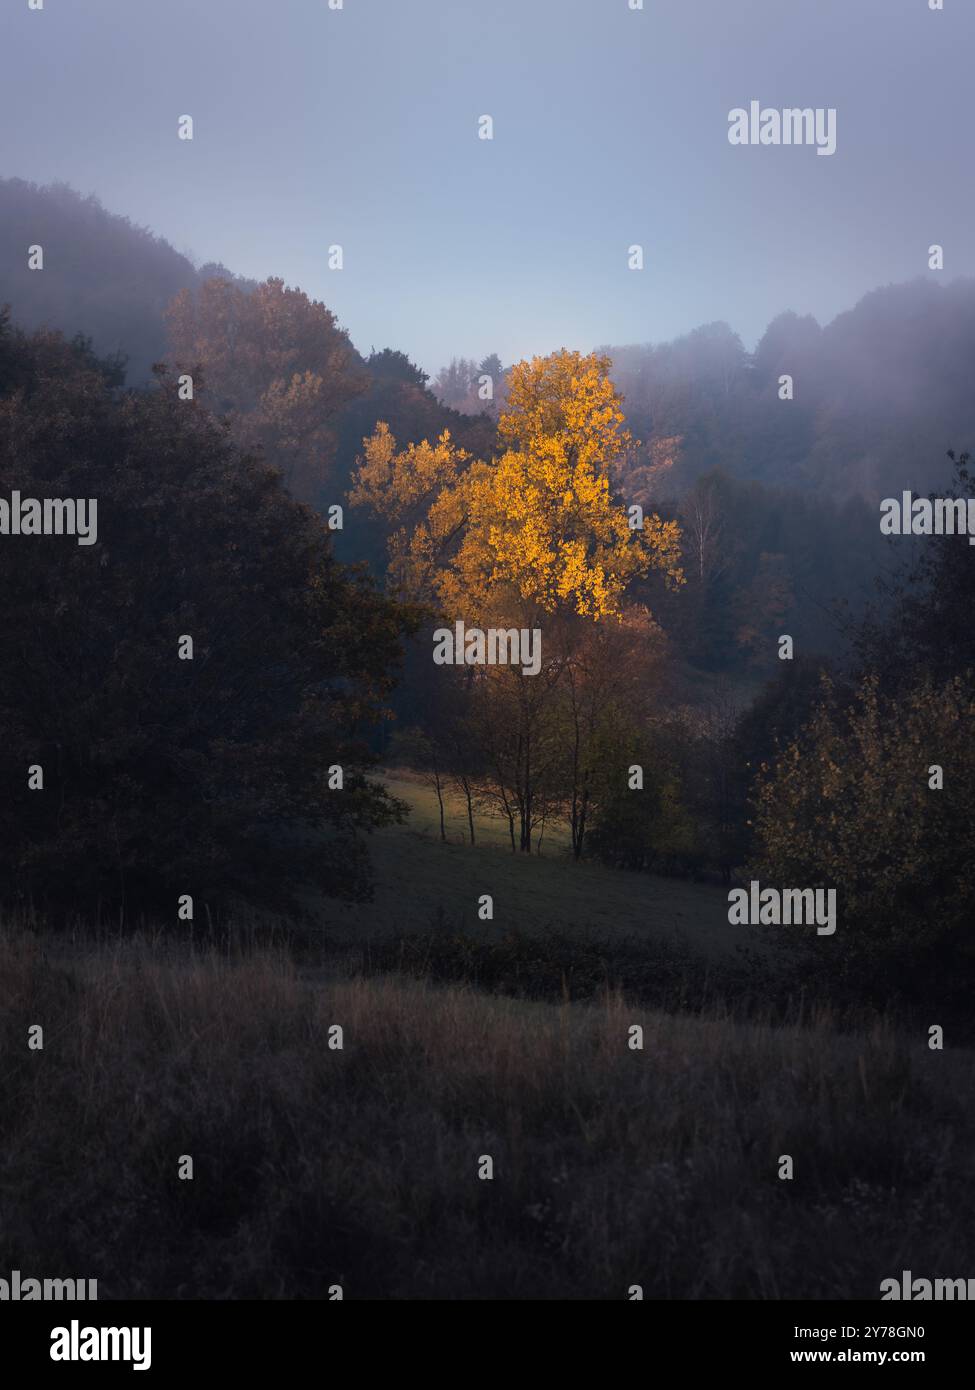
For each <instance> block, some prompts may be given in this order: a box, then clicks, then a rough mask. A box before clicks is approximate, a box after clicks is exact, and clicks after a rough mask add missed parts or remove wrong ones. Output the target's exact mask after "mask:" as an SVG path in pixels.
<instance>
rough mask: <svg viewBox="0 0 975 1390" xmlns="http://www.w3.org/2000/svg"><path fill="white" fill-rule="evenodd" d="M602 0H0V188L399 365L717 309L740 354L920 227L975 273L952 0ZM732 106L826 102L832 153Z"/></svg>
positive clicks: (973, 185) (955, 263) (918, 239)
mask: <svg viewBox="0 0 975 1390" xmlns="http://www.w3.org/2000/svg"><path fill="white" fill-rule="evenodd" d="M629 4H630V0H344V6H343V8H342V9H341V10H330V9H329V7H328V0H45V3H44V9H43V11H40V12H33V11H30V10H29V9H28V7H27V0H0V132H2V133H0V174H5V175H17V176H19V177H22V178H27V179H31V180H34V181H36V182H40V183H46V182H49V181H51V180H53V179H62V180H66V181H67V182H69V183H70V184H72V185H73V186H74V187H75V188H77V189H79V190H81V191H82V192H85V193H88V192H95V193H97V194H98V196H99V197H100V198H101V200H102V202H103V203H104V204H105V205H106V207H108V208H109V209H110V210H111V211H113V212H120V213H124V214H125V215H127V216H129V217H131V218H132V219H133V221H135V222H138V223H141V224H144V225H146V226H149V227H151V228H152V229H153V230H154V231H156V232H158V233H159V234H161V235H162V236H165V237H166V238H167V239H168V240H169V241H171V242H172V243H173V245H174V246H176V248H177V249H178V250H181V251H184V252H187V253H189V254H191V255H192V256H193V258H194V259H195V260H197V261H198V262H202V261H206V260H221V261H223V262H224V263H225V264H226V265H228V266H230V267H231V268H232V269H233V270H235V271H237V272H238V273H240V274H244V275H248V276H254V277H257V278H263V277H265V276H266V275H269V274H274V275H281V276H283V277H284V279H285V280H286V281H288V282H289V283H291V284H297V285H300V286H301V287H302V288H303V289H305V290H307V291H308V292H309V293H310V294H312V295H313V296H314V297H316V298H320V299H323V300H325V302H326V303H327V304H328V305H329V306H330V307H331V308H332V309H334V310H335V312H336V314H337V315H338V317H339V319H340V321H341V322H342V323H343V324H344V326H345V327H346V328H348V330H349V332H350V333H351V335H352V339H353V341H354V342H355V344H356V346H357V347H358V348H359V349H360V350H362V351H365V352H368V350H369V349H370V347H373V346H374V347H377V348H379V347H383V346H387V345H389V346H393V347H398V348H401V349H403V350H404V351H406V352H408V353H409V354H410V356H412V357H413V358H414V359H415V360H417V361H418V362H420V364H421V365H422V366H424V367H425V368H426V369H427V370H435V369H436V368H437V367H439V366H440V365H441V364H442V363H443V362H444V361H445V360H446V359H447V358H448V357H449V356H451V355H452V354H464V355H466V356H478V357H480V356H483V355H484V354H485V353H487V352H490V351H497V352H499V353H500V354H501V356H502V358H503V359H504V360H505V361H506V362H507V361H512V360H515V359H517V358H519V357H521V356H524V355H526V354H528V353H532V352H547V351H551V350H552V349H554V348H557V347H561V346H569V347H579V348H583V349H588V348H590V347H593V346H595V345H597V344H601V343H626V342H644V341H658V340H662V339H666V338H670V337H673V336H674V335H676V334H678V333H681V332H685V331H687V330H688V329H690V328H693V327H695V326H696V325H698V324H700V323H707V322H711V321H713V320H715V319H726V320H727V321H728V322H729V323H730V324H731V325H732V326H733V327H734V328H735V329H737V330H738V332H740V333H741V335H742V337H743V338H744V340H745V342H746V345H748V346H752V345H753V343H754V341H755V339H756V338H757V336H758V335H759V334H760V333H761V331H762V329H763V328H764V327H765V325H766V323H767V322H768V320H769V319H770V318H772V317H773V316H774V315H775V314H776V313H778V312H779V311H781V310H782V309H785V308H793V309H795V310H797V311H798V312H801V313H807V312H808V313H813V314H815V315H816V316H817V317H818V318H820V319H821V320H823V321H825V320H828V319H829V318H831V317H832V316H833V315H835V314H836V313H837V312H839V311H840V310H842V309H845V308H848V307H850V306H851V305H852V304H853V303H854V302H855V301H856V299H858V298H859V297H860V295H861V294H863V293H864V292H865V291H867V290H868V289H872V288H873V287H875V286H876V285H878V284H885V283H888V282H891V281H897V280H904V279H909V278H911V277H913V276H915V275H918V274H928V273H929V272H928V270H927V248H928V246H929V245H930V244H931V243H934V242H939V243H942V244H943V245H944V247H945V255H946V267H945V271H944V275H945V278H946V279H952V278H954V277H955V276H956V275H959V274H972V273H975V238H973V235H972V227H973V224H975V215H973V214H975V180H973V177H972V175H973V160H972V152H973V143H972V133H973V124H975V118H973V114H972V113H973V104H972V98H971V64H972V56H973V52H975V0H944V4H945V8H944V11H943V12H940V13H938V12H931V11H930V10H929V8H928V0H644V9H643V10H642V11H632V10H631V9H630V8H629ZM752 100H757V101H760V102H761V103H762V105H763V106H766V107H778V108H783V107H813V108H817V107H822V108H827V107H835V108H836V112H837V116H836V142H837V148H836V153H835V154H833V155H832V156H821V155H818V154H817V152H816V149H815V148H813V147H805V146H803V147H791V148H787V147H781V146H780V147H774V146H758V147H751V146H748V147H737V146H732V145H731V144H729V142H728V113H729V111H730V110H731V109H732V108H733V107H748V105H749V102H750V101H752ZM184 114H188V115H191V116H192V117H193V118H194V122H195V138H194V139H193V141H192V142H189V141H180V140H179V139H178V138H177V120H178V118H179V117H180V116H182V115H184ZM482 115H490V116H491V117H492V118H493V121H494V139H493V141H486V140H479V139H478V138H477V122H478V117H480V116H482ZM333 243H338V244H341V246H342V247H343V250H344V257H345V267H344V269H343V270H341V271H330V270H329V269H328V266H327V248H328V246H329V245H330V244H333ZM634 243H640V244H642V245H643V247H644V250H645V257H646V268H645V269H644V270H643V271H642V272H638V271H631V270H628V269H627V249H628V247H629V246H631V245H632V244H634Z"/></svg>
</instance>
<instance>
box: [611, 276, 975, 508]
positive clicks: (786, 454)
mask: <svg viewBox="0 0 975 1390" xmlns="http://www.w3.org/2000/svg"><path fill="white" fill-rule="evenodd" d="M601 350H602V351H604V352H606V353H607V354H608V355H609V356H610V357H611V358H612V359H613V378H614V381H615V383H616V385H617V386H618V388H619V389H620V390H621V391H622V393H623V395H624V397H625V399H626V412H627V417H628V420H629V424H630V427H631V429H632V430H633V432H634V433H635V434H637V435H638V436H639V437H640V438H641V439H642V440H644V441H645V447H644V449H643V451H642V453H641V455H640V457H639V459H638V462H637V464H636V470H637V473H636V476H635V477H633V476H631V478H630V481H631V483H635V484H636V485H637V486H639V484H640V483H641V482H642V483H643V486H644V487H645V488H646V489H647V490H648V491H649V492H655V493H657V494H658V495H659V494H660V493H661V492H662V493H665V494H669V493H671V492H675V493H680V492H683V491H684V490H686V488H687V487H688V486H689V485H690V484H691V483H692V482H693V481H694V479H695V478H697V477H699V476H700V475H701V474H703V473H706V472H708V471H710V470H711V469H713V468H715V467H720V468H722V469H723V470H724V471H725V472H728V473H730V474H732V475H733V476H735V477H738V478H740V479H749V480H755V481H757V482H761V483H765V484H772V485H776V486H788V487H795V488H801V489H804V490H814V491H821V492H825V493H828V494H830V495H831V496H832V497H834V498H835V499H837V500H840V501H842V500H844V499H846V498H848V497H851V496H854V495H857V494H859V495H860V496H862V497H864V498H865V499H867V500H868V501H870V502H874V501H876V500H877V499H878V498H880V497H883V496H887V495H889V494H890V493H892V492H896V491H897V490H899V489H901V488H913V489H914V490H915V491H928V490H930V489H937V488H939V487H941V486H942V485H943V484H944V483H945V482H946V481H947V480H948V477H949V475H950V466H949V464H948V462H947V460H946V459H945V450H946V449H948V448H951V447H958V448H969V447H971V445H972V443H973V441H975V392H973V391H972V388H971V379H972V366H973V363H975V281H973V280H971V279H958V280H955V281H953V282H951V283H949V284H947V285H941V284H938V283H936V282H935V281H934V280H930V279H928V280H925V279H917V280H913V281H910V282H909V283H907V284H901V285H888V286H885V287H883V288H881V289H876V290H873V291H871V293H869V294H867V295H865V296H864V297H863V298H862V299H861V300H860V301H859V303H857V304H856V305H855V306H854V307H853V308H852V309H850V310H848V311H847V312H845V313H842V314H840V315H839V316H838V317H837V318H835V319H834V320H833V321H832V322H831V323H829V324H826V325H825V326H820V324H819V323H818V322H817V321H816V320H815V319H814V318H812V317H811V316H808V315H806V316H802V317H800V316H799V315H798V314H795V313H792V312H786V313H782V314H780V315H778V317H777V318H775V319H774V320H773V321H772V322H771V323H770V324H769V326H768V328H767V329H766V331H765V333H764V335H763V336H762V338H761V340H760V342H759V343H758V345H757V347H756V348H755V351H754V352H753V353H748V352H746V351H745V348H744V346H743V345H742V342H741V339H740V338H739V337H738V335H737V334H736V333H735V332H734V331H733V330H732V329H731V328H730V327H729V326H728V325H727V324H726V323H712V324H707V325H705V326H703V327H701V328H697V329H695V330H694V331H693V332H692V333H688V334H687V335H685V336H684V337H682V338H678V339H676V340H675V341H673V342H670V343H664V344H659V345H653V344H646V345H643V346H623V347H605V348H603V349H601ZM785 376H788V377H791V378H792V386H791V391H792V398H791V399H783V397H782V394H780V393H787V392H788V389H789V388H788V387H786V386H784V385H783V384H782V383H781V378H782V377H785ZM640 470H644V474H645V476H642V477H641V473H640Z"/></svg>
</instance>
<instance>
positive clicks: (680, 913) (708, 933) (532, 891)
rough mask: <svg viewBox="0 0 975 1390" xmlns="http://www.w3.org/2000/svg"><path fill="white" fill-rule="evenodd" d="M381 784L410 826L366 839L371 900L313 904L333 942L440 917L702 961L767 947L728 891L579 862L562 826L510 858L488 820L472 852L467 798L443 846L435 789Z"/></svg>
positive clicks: (469, 927)
mask: <svg viewBox="0 0 975 1390" xmlns="http://www.w3.org/2000/svg"><path fill="white" fill-rule="evenodd" d="M385 780H386V783H387V785H388V787H389V789H390V791H391V792H392V793H393V794H394V795H395V796H397V797H400V798H401V799H402V800H404V801H406V802H407V803H408V804H409V806H410V809H411V814H410V819H409V822H408V823H407V824H406V825H405V826H395V827H391V828H388V829H386V830H382V831H379V832H377V833H375V834H374V835H373V836H372V837H371V839H370V841H369V849H370V854H371V856H372V859H373V864H374V870H375V883H376V890H375V899H374V901H373V902H371V903H364V904H360V905H353V906H349V905H346V904H339V903H330V902H323V903H322V904H320V905H316V907H315V916H316V918H317V920H318V921H319V922H320V923H321V924H322V925H323V926H324V927H325V929H326V930H327V932H328V936H329V939H330V940H333V941H337V942H338V941H343V940H346V939H347V940H348V941H350V942H354V943H355V942H361V941H363V940H364V939H366V938H369V937H372V936H374V935H375V936H386V935H389V934H398V933H401V932H404V931H417V930H425V929H427V928H428V927H429V926H430V925H431V923H432V922H434V921H435V920H437V918H438V912H442V914H443V918H444V919H445V920H446V921H448V922H449V923H450V924H451V925H452V926H457V927H460V928H462V929H463V930H464V931H465V932H471V933H483V934H485V935H492V934H494V935H497V934H500V933H503V932H505V931H508V930H510V929H512V928H514V929H515V930H518V931H525V932H528V931H537V930H544V929H547V928H554V929H557V930H559V931H575V930H579V931H588V932H591V933H596V934H598V935H600V936H601V935H624V936H629V935H633V934H636V935H644V934H646V935H648V936H654V935H656V936H677V937H679V938H681V939H682V940H684V941H685V942H686V944H688V945H689V946H692V947H694V948H695V949H697V950H699V951H700V953H701V954H702V955H706V956H714V955H721V954H724V953H726V952H729V951H731V950H733V949H734V947H735V946H736V945H739V944H741V945H747V946H750V947H753V948H754V947H756V946H757V945H760V944H761V943H760V942H759V941H757V940H756V937H755V933H754V929H749V928H742V927H733V926H731V925H729V923H728V898H727V893H726V892H725V891H723V890H721V889H720V888H716V887H713V886H711V885H707V884H697V883H691V882H688V881H686V880H682V879H666V878H657V877H654V876H652V875H649V874H636V873H633V874H631V873H624V872H621V871H619V870H616V869H608V868H603V867H602V866H601V865H598V864H592V863H585V862H584V863H576V862H575V861H574V860H573V859H572V858H571V856H570V854H569V850H568V843H569V842H568V836H567V834H566V832H565V831H564V830H563V829H562V828H561V827H552V828H551V830H550V831H546V834H545V837H544V839H543V842H542V853H541V855H538V854H532V855H530V856H529V855H525V854H512V853H511V849H510V843H509V841H508V834H507V825H506V824H505V823H503V822H501V821H498V820H490V819H488V818H487V817H483V816H482V817H478V818H477V821H476V823H475V835H476V837H477V843H476V844H475V845H474V847H473V848H472V847H471V846H470V845H469V844H467V843H465V842H464V840H463V838H462V837H464V835H465V832H466V829H467V820H466V812H465V809H464V806H463V802H462V801H461V800H459V799H457V798H452V799H451V800H450V803H449V811H448V815H447V823H446V828H447V834H448V843H447V844H442V843H441V841H440V838H439V835H440V821H439V811H438V807H437V800H436V796H435V794H434V792H433V791H432V790H431V789H430V788H428V787H426V786H424V785H423V784H422V783H421V782H419V781H418V780H417V779H415V778H413V777H410V776H407V775H404V774H402V773H397V774H396V775H391V776H388V777H387V778H386V779H385ZM484 893H489V894H490V895H491V896H492V897H493V899H494V919H493V922H491V923H488V922H482V921H481V920H480V919H479V918H478V915H477V913H478V899H479V897H480V896H481V895H482V894H484Z"/></svg>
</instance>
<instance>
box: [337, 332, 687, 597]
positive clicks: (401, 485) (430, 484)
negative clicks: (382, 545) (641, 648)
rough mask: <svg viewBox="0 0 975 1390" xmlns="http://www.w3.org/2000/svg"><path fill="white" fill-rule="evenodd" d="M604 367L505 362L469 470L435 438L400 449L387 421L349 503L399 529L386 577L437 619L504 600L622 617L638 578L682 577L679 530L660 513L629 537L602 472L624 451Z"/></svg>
mask: <svg viewBox="0 0 975 1390" xmlns="http://www.w3.org/2000/svg"><path fill="white" fill-rule="evenodd" d="M609 366H610V363H609V360H608V359H607V358H603V357H598V356H597V355H595V354H590V355H589V356H588V357H583V356H581V355H580V354H579V353H577V352H560V353H555V354H553V355H552V356H550V357H544V358H540V357H536V358H534V359H533V360H532V361H531V362H521V363H519V364H518V365H517V366H515V367H513V368H512V370H511V373H510V375H509V379H508V408H507V410H506V411H505V412H504V413H503V414H502V416H501V418H500V421H499V426H498V430H499V435H500V437H501V440H502V442H503V443H505V444H506V445H507V446H508V447H507V448H506V449H505V451H504V452H503V453H502V454H501V456H500V458H497V459H495V460H493V461H492V462H491V463H490V464H484V463H471V462H470V461H469V459H468V456H467V455H466V454H465V453H464V452H463V450H459V449H456V448H455V447H454V446H453V445H452V444H451V442H450V436H449V435H448V434H446V433H445V434H443V435H442V436H441V437H440V439H439V440H438V441H437V443H436V444H435V445H431V444H429V443H428V442H427V441H426V440H424V442H423V443H422V444H420V445H410V447H409V448H408V449H406V450H404V451H403V452H402V453H398V454H397V452H396V443H395V440H394V439H393V437H392V435H391V434H390V432H389V430H388V428H387V426H385V425H380V426H379V427H378V428H377V430H376V433H375V434H374V435H373V436H372V438H371V439H368V440H366V441H365V443H364V448H365V458H364V460H363V461H362V462H361V464H360V468H359V472H358V474H357V477H356V485H355V487H354V489H353V491H352V493H351V494H350V500H351V501H352V502H353V503H354V504H356V503H359V504H362V503H365V504H368V505H370V506H371V507H372V508H373V510H374V511H375V512H376V513H377V515H379V516H381V517H383V518H384V519H385V520H386V521H387V523H389V524H390V525H391V526H397V527H398V528H399V529H397V530H396V531H395V532H394V533H393V535H392V536H391V537H390V542H389V548H390V570H391V574H392V576H393V577H394V579H395V580H396V582H397V583H398V584H399V585H400V586H401V587H403V588H405V589H407V590H408V591H411V592H413V593H414V594H415V595H418V596H419V595H420V594H423V595H424V596H436V598H437V599H438V600H439V603H440V604H441V606H442V607H443V608H444V610H445V611H447V612H450V613H457V614H460V613H464V614H468V615H473V614H476V613H478V612H482V611H486V610H488V609H492V610H496V609H497V607H498V604H499V600H500V601H502V602H503V601H504V599H505V596H507V597H508V598H510V599H511V600H514V601H519V600H520V601H526V602H529V603H532V604H537V605H538V606H539V607H540V608H542V609H544V610H546V611H548V612H555V611H567V612H575V613H577V614H580V615H582V616H585V617H589V618H592V619H601V618H606V617H618V616H619V614H620V611H621V600H622V597H623V595H624V593H625V591H626V589H627V587H628V585H629V584H630V583H631V581H632V580H634V579H635V578H637V577H640V576H643V575H646V574H648V573H649V572H650V571H651V570H654V569H656V570H659V571H661V572H663V573H664V575H665V576H666V577H667V579H668V581H669V582H670V583H671V584H675V585H676V584H679V583H681V582H682V581H683V575H682V573H681V570H680V530H679V527H678V526H677V523H676V522H672V521H671V522H664V521H662V520H661V519H660V518H659V517H658V516H655V515H654V516H649V517H646V518H645V519H644V529H643V530H642V531H634V530H631V529H630V526H629V521H628V517H627V512H626V509H625V507H624V506H622V505H621V504H619V503H617V502H614V500H613V498H612V495H611V491H610V485H609V470H610V468H611V466H612V465H613V464H614V463H615V462H617V461H618V460H619V459H620V458H621V457H622V456H623V455H624V454H625V452H626V450H627V449H628V448H629V447H630V446H631V445H632V439H631V436H630V434H629V432H628V431H627V430H626V429H625V428H624V423H625V422H624V416H623V412H622V409H621V405H622V402H621V400H620V397H619V395H618V394H617V392H616V390H615V388H614V387H613V384H612V382H611V381H610V379H609Z"/></svg>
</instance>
